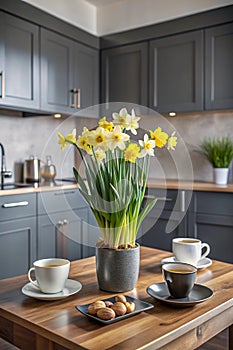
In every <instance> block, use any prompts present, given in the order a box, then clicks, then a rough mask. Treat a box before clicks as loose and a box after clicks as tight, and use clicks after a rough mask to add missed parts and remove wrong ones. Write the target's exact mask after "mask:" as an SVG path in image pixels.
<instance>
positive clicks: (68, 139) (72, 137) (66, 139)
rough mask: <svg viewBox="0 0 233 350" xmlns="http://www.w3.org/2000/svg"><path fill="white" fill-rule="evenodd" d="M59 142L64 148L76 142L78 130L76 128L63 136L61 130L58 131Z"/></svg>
mask: <svg viewBox="0 0 233 350" xmlns="http://www.w3.org/2000/svg"><path fill="white" fill-rule="evenodd" d="M58 137H59V140H58V144H59V145H61V149H62V150H64V149H65V147H66V145H68V144H70V143H76V130H75V129H74V130H73V131H72V133H71V134H68V135H66V136H63V135H62V134H61V133H60V132H58Z"/></svg>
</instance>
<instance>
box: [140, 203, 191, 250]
mask: <svg viewBox="0 0 233 350" xmlns="http://www.w3.org/2000/svg"><path fill="white" fill-rule="evenodd" d="M153 213H154V214H155V215H154V216H152V215H148V217H146V218H145V220H144V221H143V223H142V225H141V230H140V235H141V237H140V238H139V239H138V242H139V243H140V244H142V245H145V246H148V247H153V248H158V249H164V250H168V251H171V250H172V239H173V238H175V237H178V236H185V235H186V230H185V219H184V220H183V221H181V220H180V213H177V215H176V214H175V213H173V219H172V220H171V219H170V225H171V226H172V227H173V230H172V231H171V232H169V233H167V224H168V221H169V217H170V215H171V212H170V211H163V212H162V214H161V215H160V216H159V218H158V216H156V213H155V212H154V211H153V210H152V214H153ZM180 221H181V222H180Z"/></svg>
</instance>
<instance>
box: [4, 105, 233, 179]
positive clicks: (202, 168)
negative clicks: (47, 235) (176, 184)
mask: <svg viewBox="0 0 233 350" xmlns="http://www.w3.org/2000/svg"><path fill="white" fill-rule="evenodd" d="M153 117H154V116H149V117H145V118H143V119H142V120H141V121H140V126H141V127H143V128H144V129H146V130H148V129H153V130H154V129H155V128H156V127H157V126H159V125H157V124H158V121H157V119H156V118H153ZM167 120H168V121H169V122H170V123H171V124H172V125H173V126H174V127H175V129H176V130H177V133H178V134H179V135H180V136H179V137H182V140H183V142H184V144H185V146H186V147H187V150H188V152H189V154H190V157H191V161H192V167H193V172H194V179H195V180H202V181H213V174H212V167H211V165H210V164H209V162H208V161H207V160H206V159H205V158H204V157H203V156H201V155H200V154H198V153H197V152H196V151H195V150H196V149H197V148H198V146H199V145H200V143H201V141H202V140H203V138H204V137H206V136H207V137H208V136H223V135H229V136H231V137H232V138H233V111H225V112H224V111H220V112H212V111H210V112H203V113H197V112H195V113H183V114H178V115H177V117H175V118H171V117H170V118H167ZM152 121H153V122H152ZM97 122H98V121H97V119H90V118H86V117H85V118H84V117H81V116H79V117H74V118H73V117H69V118H67V119H62V120H56V119H54V118H52V117H48V116H47V117H44V116H43V117H30V118H22V117H18V116H14V115H13V114H12V115H11V114H9V113H8V115H6V113H5V114H4V113H2V112H1V111H0V125H1V127H0V142H1V143H3V145H4V146H5V151H6V161H7V168H8V169H9V170H14V169H15V165H16V163H18V162H19V163H20V162H23V161H24V159H27V158H28V157H29V156H30V155H31V154H33V155H36V156H38V157H39V158H40V159H41V160H45V156H46V155H49V154H50V155H52V158H53V162H54V164H55V166H56V168H57V173H58V177H70V176H72V175H73V172H72V168H73V165H74V153H73V151H74V149H73V148H72V147H67V149H65V151H61V149H60V146H59V145H58V137H57V132H58V131H60V132H61V133H63V134H64V135H66V134H68V133H69V132H71V131H72V129H73V128H74V127H76V128H77V129H78V134H81V132H82V129H83V127H84V126H86V127H88V128H89V129H91V128H93V127H96V125H97ZM159 123H160V122H159ZM165 130H167V129H165ZM175 153H176V159H177V160H179V163H180V162H181V163H182V159H183V158H184V148H183V146H182V144H181V143H180V146H179V147H178V148H177V150H176V151H175ZM156 158H158V161H159V163H160V164H162V168H163V169H162V170H163V171H164V172H165V173H166V177H167V178H170V179H175V178H177V169H175V168H172V167H171V162H170V159H169V158H167V156H166V154H165V153H163V152H158V154H157V156H156V157H155V159H154V160H153V161H152V167H151V171H150V176H151V177H153V178H162V177H163V174H162V173H161V171H160V168H159V166H158V161H157V160H156ZM189 173H190V172H189V169H185V168H184V169H182V171H181V173H180V175H181V179H189V177H188V175H189ZM232 175H233V174H231V178H230V180H231V181H233V177H232ZM8 182H12V180H9V181H8Z"/></svg>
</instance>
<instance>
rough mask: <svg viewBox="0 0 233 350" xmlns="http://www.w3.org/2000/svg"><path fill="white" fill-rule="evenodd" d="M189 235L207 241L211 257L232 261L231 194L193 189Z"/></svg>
mask: <svg viewBox="0 0 233 350" xmlns="http://www.w3.org/2000/svg"><path fill="white" fill-rule="evenodd" d="M189 236H192V237H197V238H199V239H201V240H202V241H203V242H207V243H208V244H209V245H210V247H211V252H210V257H211V258H213V259H217V260H222V261H226V262H230V263H233V194H232V193H223V192H222V193H219V192H204V191H203V192H199V191H195V192H194V202H193V209H191V208H190V219H189Z"/></svg>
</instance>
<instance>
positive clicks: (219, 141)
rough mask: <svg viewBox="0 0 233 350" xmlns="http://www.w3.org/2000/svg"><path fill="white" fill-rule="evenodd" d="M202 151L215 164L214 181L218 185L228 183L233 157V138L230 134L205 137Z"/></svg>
mask: <svg viewBox="0 0 233 350" xmlns="http://www.w3.org/2000/svg"><path fill="white" fill-rule="evenodd" d="M200 153H202V154H203V155H204V156H205V157H206V158H207V159H208V161H209V162H210V163H211V164H212V166H213V170H214V182H215V183H216V184H218V185H225V184H227V182H228V172H229V167H230V164H231V161H232V159H233V140H232V139H231V138H230V137H229V136H224V137H213V138H210V137H209V138H205V139H204V140H203V142H202V144H201V150H200Z"/></svg>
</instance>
